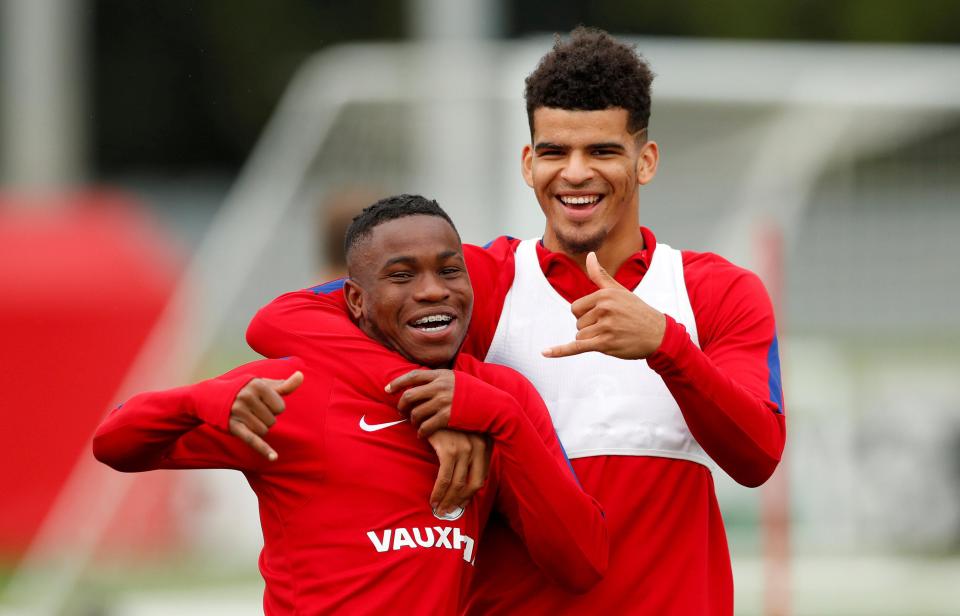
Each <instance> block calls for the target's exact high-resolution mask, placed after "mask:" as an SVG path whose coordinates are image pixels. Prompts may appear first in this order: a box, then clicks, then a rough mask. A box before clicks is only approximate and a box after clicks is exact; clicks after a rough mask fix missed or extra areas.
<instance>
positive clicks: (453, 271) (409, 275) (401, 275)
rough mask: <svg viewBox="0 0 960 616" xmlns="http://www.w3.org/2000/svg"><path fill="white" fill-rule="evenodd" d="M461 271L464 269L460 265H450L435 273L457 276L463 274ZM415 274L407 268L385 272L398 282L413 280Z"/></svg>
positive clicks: (389, 277) (451, 276) (450, 276)
mask: <svg viewBox="0 0 960 616" xmlns="http://www.w3.org/2000/svg"><path fill="white" fill-rule="evenodd" d="M463 271H464V270H463V268H462V267H457V266H453V265H451V266H447V267H444V268H441V269H440V270H439V271H438V272H437V273H438V274H440V276H442V277H443V278H457V277H459V276H460V275H461V274H463ZM415 276H416V274H415V273H414V272H412V271H409V270H399V271H396V272H391V273H389V274H387V278H388V279H390V280H391V281H392V282H399V283H403V282H409V281H410V280H413V279H414V277H415Z"/></svg>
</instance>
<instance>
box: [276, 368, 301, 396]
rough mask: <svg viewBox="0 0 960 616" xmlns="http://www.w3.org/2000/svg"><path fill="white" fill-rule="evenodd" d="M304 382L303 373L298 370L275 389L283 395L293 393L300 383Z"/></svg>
mask: <svg viewBox="0 0 960 616" xmlns="http://www.w3.org/2000/svg"><path fill="white" fill-rule="evenodd" d="M302 384H303V373H302V372H300V371H299V370H297V371H296V372H294V373H293V374H291V375H290V376H288V377H287V380H285V381H281V382H280V384H279V385H276V386H274V388H273V390H274V391H275V392H277V393H278V394H280V395H281V396H286V395H289V394H292V393H293V392H294V391H295V390H296V389H297V388H298V387H300V385H302Z"/></svg>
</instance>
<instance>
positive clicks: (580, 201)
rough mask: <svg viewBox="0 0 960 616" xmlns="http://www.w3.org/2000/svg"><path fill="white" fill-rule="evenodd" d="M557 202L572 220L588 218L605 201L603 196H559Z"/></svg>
mask: <svg viewBox="0 0 960 616" xmlns="http://www.w3.org/2000/svg"><path fill="white" fill-rule="evenodd" d="M557 201H559V202H560V204H561V205H562V206H563V209H564V211H566V212H567V215H568V216H570V217H571V218H586V217H587V216H589V215H590V214H592V213H593V211H594V210H595V209H596V208H597V205H599V203H600V202H601V201H603V195H601V194H592V195H557Z"/></svg>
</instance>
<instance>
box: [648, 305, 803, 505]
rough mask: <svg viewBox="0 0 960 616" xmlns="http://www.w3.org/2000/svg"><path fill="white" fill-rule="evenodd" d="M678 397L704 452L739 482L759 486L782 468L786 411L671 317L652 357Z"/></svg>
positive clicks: (685, 416) (651, 365)
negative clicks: (713, 357) (707, 351)
mask: <svg viewBox="0 0 960 616" xmlns="http://www.w3.org/2000/svg"><path fill="white" fill-rule="evenodd" d="M647 363H648V365H649V366H650V368H652V369H653V370H655V371H656V372H657V373H658V374H659V375H660V376H661V377H662V378H663V381H664V383H665V384H666V386H667V388H668V389H669V390H670V393H671V394H672V395H673V397H674V399H675V400H676V401H677V404H678V405H679V406H680V411H681V412H682V413H683V417H684V420H685V421H686V423H687V426H688V427H689V428H690V432H691V433H692V434H693V436H694V438H696V439H697V442H698V443H699V444H700V446H701V447H703V449H704V451H706V452H707V454H708V455H710V457H711V458H712V459H713V460H714V461H715V462H716V463H717V464H719V465H720V467H721V468H722V469H723V470H724V471H726V472H727V473H728V474H729V475H730V476H731V477H732V478H733V479H734V480H736V481H737V482H738V483H741V484H743V485H746V486H751V487H752V486H758V485H760V484H762V483H763V482H764V481H766V480H767V479H768V478H769V477H770V475H771V474H773V471H774V470H775V469H776V467H777V464H778V463H779V461H780V456H781V454H782V452H783V446H784V442H785V439H786V425H785V422H784V416H783V413H782V412H781V411H782V409H779V408H777V407H776V405H775V404H771V403H770V402H769V401H768V400H767V398H766V397H765V396H762V395H760V394H758V393H756V392H752V391H750V389H748V388H747V387H745V386H744V385H742V384H741V383H740V382H738V380H737V379H736V378H734V376H732V375H731V374H730V372H734V371H733V370H731V369H729V368H728V369H727V370H726V371H725V370H723V369H721V368H720V367H718V366H717V365H716V364H715V363H714V362H713V361H712V360H711V359H710V358H709V357H708V356H707V355H706V354H705V353H704V352H703V351H701V350H700V349H699V348H697V346H696V345H695V344H693V342H692V341H691V340H690V338H689V336H688V335H687V333H686V330H685V329H684V328H683V326H682V325H679V324H677V323H676V322H674V321H673V320H672V319H668V325H667V331H666V333H665V335H664V340H663V343H662V344H661V346H660V348H659V349H658V350H657V352H656V353H654V355H652V356H650V357H649V358H648V360H647Z"/></svg>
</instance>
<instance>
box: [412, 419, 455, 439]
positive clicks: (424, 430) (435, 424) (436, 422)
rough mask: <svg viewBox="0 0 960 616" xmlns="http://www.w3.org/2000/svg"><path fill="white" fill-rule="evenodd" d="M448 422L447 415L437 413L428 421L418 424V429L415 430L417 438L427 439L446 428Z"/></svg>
mask: <svg viewBox="0 0 960 616" xmlns="http://www.w3.org/2000/svg"><path fill="white" fill-rule="evenodd" d="M449 421H450V414H449V413H437V414H436V415H434V416H433V417H431V418H430V419H428V420H426V421H425V422H423V423H422V424H420V427H419V428H417V436H418V437H420V438H428V437H430V436H431V435H432V434H434V433H435V432H436V431H437V430H442V429H444V428H446V427H447V424H448V423H449Z"/></svg>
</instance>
